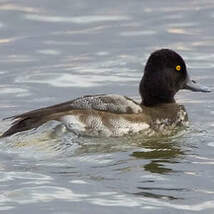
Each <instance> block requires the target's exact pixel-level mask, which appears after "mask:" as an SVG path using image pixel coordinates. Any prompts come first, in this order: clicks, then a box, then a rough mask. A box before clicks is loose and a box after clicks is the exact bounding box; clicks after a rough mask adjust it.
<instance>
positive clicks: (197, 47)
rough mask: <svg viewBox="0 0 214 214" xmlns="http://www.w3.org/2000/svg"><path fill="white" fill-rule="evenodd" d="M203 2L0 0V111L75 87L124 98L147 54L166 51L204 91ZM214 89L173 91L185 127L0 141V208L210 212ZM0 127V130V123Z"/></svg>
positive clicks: (47, 128)
mask: <svg viewBox="0 0 214 214" xmlns="http://www.w3.org/2000/svg"><path fill="white" fill-rule="evenodd" d="M213 9H214V3H213V1H211V0H204V1H199V0H196V1H184V0H181V1H175V0H173V1H164V2H163V1H155V0H151V1H138V0H133V1H127V0H125V1H121V0H118V1H111V0H110V1H97V0H92V1H90V2H89V1H86V0H79V1H72V0H70V1H68V0H62V1H56V0H52V1H47V0H45V1H44V0H43V1H41V0H37V1H26V0H20V1H14V0H12V1H0V32H1V34H0V65H1V70H0V75H1V78H0V89H1V90H0V100H1V103H0V109H1V111H0V118H4V117H7V116H10V115H13V114H16V113H21V112H24V111H28V110H31V109H34V108H39V107H42V106H47V105H51V104H55V103H59V102H63V101H66V100H70V99H73V98H75V97H78V96H81V95H84V94H96V93H118V94H124V95H127V96H130V97H133V98H136V99H139V96H138V84H139V81H140V78H141V76H142V72H143V66H144V63H145V61H146V59H147V57H148V56H149V54H150V53H151V52H152V51H154V50H155V49H158V48H162V47H167V48H171V49H174V50H176V51H178V52H179V53H180V54H181V55H182V56H183V57H184V58H185V60H186V61H187V66H188V69H189V71H190V74H191V76H192V77H193V78H194V79H195V80H196V81H199V82H200V83H201V84H203V85H207V86H209V87H210V88H211V89H214V88H213V79H214V77H213V75H212V73H213V68H214V53H213V50H214V39H213V33H214V30H213V21H214V12H213V11H214V10H213ZM213 98H214V95H213V93H209V94H203V93H191V92H187V91H181V92H179V93H178V95H177V96H176V99H177V102H179V103H182V104H184V105H185V107H186V110H187V112H188V115H189V118H190V121H191V126H190V129H189V130H187V131H185V132H182V133H179V134H178V135H177V136H173V137H170V138H161V139H160V138H159V139H153V138H151V139H142V138H141V137H139V136H136V137H134V138H130V137H124V138H107V139H105V138H102V139H101V138H84V137H82V138H77V137H75V136H74V135H72V134H71V133H66V134H65V135H63V136H61V137H56V136H55V137H53V136H49V133H50V132H51V131H52V130H53V129H54V127H55V126H56V125H57V123H55V122H50V123H48V124H45V125H44V126H42V127H40V128H39V129H38V130H33V131H29V132H27V133H24V134H18V135H16V136H12V137H10V138H8V139H1V140H0V154H1V155H0V212H1V213H16V214H17V213H29V212H31V213H32V214H33V213H63V214H64V213H75V214H78V213H80V214H82V213H93V214H96V213H97V214H98V213H103V214H107V213H116V212H117V213H130V212H132V213H149V214H150V213H151V214H153V213H155V214H156V213H175V214H179V213H195V212H197V213H206V214H207V213H210V214H212V213H213V210H214V179H213V178H214V172H213V164H214V158H213V152H214V138H213V136H214V134H213V128H214V121H213V116H214V99H213ZM7 126H8V124H7V122H5V121H1V123H0V132H3V131H4V130H5V129H6V128H7Z"/></svg>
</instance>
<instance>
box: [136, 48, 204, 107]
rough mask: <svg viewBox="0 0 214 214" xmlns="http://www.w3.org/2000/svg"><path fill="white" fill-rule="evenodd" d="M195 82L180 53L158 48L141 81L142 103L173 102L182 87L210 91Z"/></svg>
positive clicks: (150, 59)
mask: <svg viewBox="0 0 214 214" xmlns="http://www.w3.org/2000/svg"><path fill="white" fill-rule="evenodd" d="M193 83H195V82H194V81H190V80H189V77H188V73H187V69H186V64H185V62H184V60H183V59H182V57H181V56H180V55H178V54H177V53H176V52H175V51H173V50H170V49H161V50H157V51H155V52H153V53H152V54H151V56H150V57H149V59H148V61H147V63H146V66H145V70H144V75H143V78H142V80H141V82H140V88H139V89H140V94H141V97H142V104H144V105H146V106H153V105H157V104H160V103H173V102H175V100H174V96H175V94H176V93H177V92H178V90H180V89H189V90H192V91H203V92H208V90H206V89H202V88H199V87H198V86H195V85H194V84H193ZM193 85H194V86H193Z"/></svg>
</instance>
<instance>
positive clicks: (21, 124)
mask: <svg viewBox="0 0 214 214" xmlns="http://www.w3.org/2000/svg"><path fill="white" fill-rule="evenodd" d="M46 121H47V120H45V119H44V118H43V119H42V120H41V118H40V117H24V118H17V119H16V120H15V121H14V122H13V123H12V125H11V127H10V128H9V129H8V130H7V131H6V132H4V133H3V134H2V136H1V137H8V136H10V135H12V134H15V133H17V132H22V131H27V130H30V129H33V128H38V127H39V126H41V125H42V124H43V123H45V122H46Z"/></svg>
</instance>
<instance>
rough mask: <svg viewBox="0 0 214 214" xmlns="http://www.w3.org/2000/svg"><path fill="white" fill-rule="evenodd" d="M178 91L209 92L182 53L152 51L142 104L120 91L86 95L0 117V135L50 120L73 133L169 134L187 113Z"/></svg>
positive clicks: (147, 64) (145, 74)
mask: <svg viewBox="0 0 214 214" xmlns="http://www.w3.org/2000/svg"><path fill="white" fill-rule="evenodd" d="M180 89H187V90H191V91H200V92H209V90H208V89H206V88H204V87H201V86H198V85H197V84H196V82H195V81H192V80H190V78H189V75H188V72H187V69H186V65H185V62H184V60H183V59H182V57H181V56H180V55H179V54H177V53H176V52H175V51H173V50H170V49H160V50H157V51H155V52H153V53H152V54H151V55H150V57H149V58H148V61H147V63H146V66H145V69H144V75H143V77H142V80H141V82H140V86H139V92H140V95H141V102H140V103H137V102H136V101H134V100H132V99H130V98H128V97H126V96H122V95H116V94H99V95H87V96H83V97H79V98H77V99H74V100H71V101H68V102H65V103H61V104H58V105H53V106H49V107H45V108H40V109H37V110H34V111H30V112H27V113H23V114H19V115H15V116H12V117H9V118H5V119H12V120H13V122H12V124H11V127H10V128H9V129H8V130H7V131H6V132H5V133H3V135H2V137H6V136H10V135H12V134H15V133H17V132H22V131H26V130H30V129H34V128H38V127H39V126H41V125H42V124H44V123H46V122H47V121H50V120H57V121H60V122H62V124H64V126H65V127H66V128H67V129H68V130H70V131H72V132H74V133H75V134H78V135H92V136H122V135H131V134H135V133H139V132H141V133H142V132H143V133H144V134H145V135H149V136H151V135H155V134H157V133H161V135H169V134H171V133H172V132H173V131H174V130H176V129H177V127H182V126H186V124H187V122H188V118H187V113H186V111H185V108H184V106H183V105H179V104H177V103H176V102H175V99H174V96H175V94H176V93H177V92H178V91H179V90H180Z"/></svg>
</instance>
